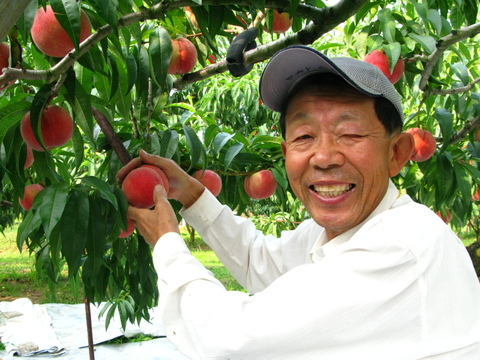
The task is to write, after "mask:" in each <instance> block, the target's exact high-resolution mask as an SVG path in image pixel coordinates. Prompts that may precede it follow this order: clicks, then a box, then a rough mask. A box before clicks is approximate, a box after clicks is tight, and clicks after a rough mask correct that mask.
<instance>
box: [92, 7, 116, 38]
mask: <svg viewBox="0 0 480 360" xmlns="http://www.w3.org/2000/svg"><path fill="white" fill-rule="evenodd" d="M90 4H91V5H92V7H93V8H94V9H95V10H96V11H97V12H98V15H100V18H102V19H103V20H105V21H106V22H107V24H109V25H110V26H111V27H112V29H113V31H114V33H115V35H117V36H118V15H117V7H116V4H118V3H117V1H111V0H90Z"/></svg>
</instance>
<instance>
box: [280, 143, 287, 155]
mask: <svg viewBox="0 0 480 360" xmlns="http://www.w3.org/2000/svg"><path fill="white" fill-rule="evenodd" d="M280 145H281V146H282V153H283V157H285V155H286V154H287V145H286V144H285V141H282V142H281V144H280Z"/></svg>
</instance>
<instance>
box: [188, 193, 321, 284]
mask: <svg viewBox="0 0 480 360" xmlns="http://www.w3.org/2000/svg"><path fill="white" fill-rule="evenodd" d="M181 215H182V216H183V217H184V219H185V220H186V221H187V222H188V223H189V224H190V225H191V226H193V227H194V228H195V230H196V231H197V232H198V233H199V234H200V236H201V237H202V239H203V240H204V241H205V242H206V243H207V244H208V245H209V246H210V247H211V248H212V250H213V251H214V252H215V254H216V255H217V256H218V258H219V259H220V261H221V262H222V263H223V264H224V265H225V267H227V268H228V269H229V270H230V272H231V273H232V275H233V276H234V277H235V278H236V279H237V281H238V282H239V283H240V284H241V285H242V286H243V287H244V288H245V289H247V291H249V292H251V293H256V292H259V291H261V290H263V289H264V288H265V287H267V286H268V285H270V284H271V283H272V282H273V281H274V280H275V279H277V278H278V277H279V276H281V275H282V274H284V273H286V272H287V271H289V270H290V269H292V268H294V267H296V266H298V265H301V264H305V263H306V262H307V263H308V262H311V259H310V255H309V250H310V249H311V247H312V244H313V242H314V241H315V240H316V239H317V238H318V236H319V233H320V232H321V227H319V226H318V225H316V224H315V223H314V222H313V221H310V220H308V221H306V222H304V223H302V224H301V225H300V226H299V227H298V228H297V229H295V230H294V231H284V232H282V234H281V237H280V238H276V237H274V236H271V235H264V234H263V233H262V232H261V231H258V230H257V229H256V228H255V225H254V224H253V223H252V222H251V221H250V220H248V219H247V218H244V217H241V216H236V215H235V214H234V213H233V212H232V210H231V209H230V208H229V207H228V206H224V205H222V204H221V203H220V202H219V201H218V200H217V199H216V198H215V197H214V196H213V195H212V194H211V193H210V192H209V191H204V193H203V194H202V196H201V197H200V198H199V199H198V200H197V202H196V203H194V204H193V205H192V206H190V207H189V208H188V209H183V210H182V211H181Z"/></svg>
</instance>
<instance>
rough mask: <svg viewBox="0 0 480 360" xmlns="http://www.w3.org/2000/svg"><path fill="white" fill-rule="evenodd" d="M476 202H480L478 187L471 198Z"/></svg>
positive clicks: (479, 189)
mask: <svg viewBox="0 0 480 360" xmlns="http://www.w3.org/2000/svg"><path fill="white" fill-rule="evenodd" d="M478 200H480V187H479V188H478V190H477V192H476V193H475V194H473V196H472V201H478Z"/></svg>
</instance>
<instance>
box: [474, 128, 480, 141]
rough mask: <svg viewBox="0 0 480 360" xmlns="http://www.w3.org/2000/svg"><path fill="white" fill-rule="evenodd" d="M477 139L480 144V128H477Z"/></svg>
mask: <svg viewBox="0 0 480 360" xmlns="http://www.w3.org/2000/svg"><path fill="white" fill-rule="evenodd" d="M475 139H477V141H478V142H480V126H477V127H476V128H475Z"/></svg>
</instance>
